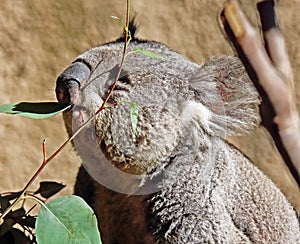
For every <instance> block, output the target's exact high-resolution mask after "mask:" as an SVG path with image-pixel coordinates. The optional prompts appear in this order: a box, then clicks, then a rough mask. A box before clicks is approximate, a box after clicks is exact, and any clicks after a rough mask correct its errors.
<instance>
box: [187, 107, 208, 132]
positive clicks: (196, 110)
mask: <svg viewBox="0 0 300 244" xmlns="http://www.w3.org/2000/svg"><path fill="white" fill-rule="evenodd" d="M212 115H213V114H212V112H211V111H210V110H209V109H208V108H207V107H205V106H204V105H203V104H201V103H198V102H195V101H189V102H187V103H186V105H185V107H184V109H183V111H182V113H181V119H182V123H183V124H186V125H187V124H189V122H191V121H192V120H196V121H197V122H198V123H199V124H200V125H201V127H202V128H203V129H205V130H206V131H207V132H209V133H212V131H211V130H210V128H209V127H210V126H209V124H210V121H211V119H212Z"/></svg>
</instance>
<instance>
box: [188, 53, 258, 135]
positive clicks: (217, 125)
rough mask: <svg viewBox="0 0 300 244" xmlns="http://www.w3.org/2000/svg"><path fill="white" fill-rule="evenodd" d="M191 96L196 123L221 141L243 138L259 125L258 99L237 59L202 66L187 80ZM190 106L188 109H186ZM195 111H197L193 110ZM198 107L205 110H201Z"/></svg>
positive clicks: (217, 60) (229, 58)
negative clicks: (226, 137) (197, 112)
mask: <svg viewBox="0 0 300 244" xmlns="http://www.w3.org/2000/svg"><path fill="white" fill-rule="evenodd" d="M189 82H190V89H191V90H192V91H193V92H194V94H195V96H194V100H195V101H194V103H196V104H197V103H199V104H200V105H199V106H195V105H193V106H192V107H193V108H194V110H193V111H194V113H195V112H196V111H199V113H203V114H199V115H198V117H201V116H203V118H202V119H200V120H199V119H198V121H199V122H201V121H202V122H204V121H205V120H206V119H207V118H208V117H207V114H208V112H207V111H209V112H210V117H209V120H208V121H206V122H205V123H204V124H203V123H202V122H201V125H202V126H204V128H205V127H207V123H208V128H207V129H206V130H207V131H208V132H213V133H212V134H214V135H218V136H221V137H224V136H226V135H243V134H245V133H248V132H249V131H250V130H251V129H253V128H254V127H256V126H257V125H258V124H259V123H260V116H259V109H258V105H259V104H260V98H259V95H258V92H257V91H256V89H255V87H254V85H253V84H252V82H251V80H250V79H249V77H248V76H247V74H246V71H245V69H244V67H243V65H242V64H241V62H240V61H239V59H238V58H236V57H233V56H225V57H221V58H215V59H212V60H210V61H208V62H206V63H205V64H204V65H203V66H201V67H200V68H199V69H198V70H197V71H196V72H194V73H193V74H192V75H191V78H190V80H189ZM190 104H191V103H190ZM190 106H191V105H190ZM195 107H197V108H200V107H201V109H198V110H197V109H195ZM202 107H205V108H206V110H207V111H206V110H205V109H203V108H202Z"/></svg>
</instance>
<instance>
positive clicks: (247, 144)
mask: <svg viewBox="0 0 300 244" xmlns="http://www.w3.org/2000/svg"><path fill="white" fill-rule="evenodd" d="M223 3H224V1H218V0H210V1H208V0H207V1H204V0H164V1H161V0H152V1H142V0H139V1H132V3H131V4H132V14H134V15H136V18H137V21H138V23H139V32H138V37H140V38H144V39H151V40H156V41H160V42H164V43H166V44H167V45H169V46H170V47H172V48H173V49H174V50H176V51H178V52H179V53H182V54H183V55H185V56H187V57H188V58H190V59H192V60H194V61H196V62H198V63H202V62H203V61H204V60H205V59H207V58H209V57H212V56H219V55H224V54H231V53H232V51H231V49H230V46H229V45H228V44H227V43H226V41H225V40H224V38H223V36H222V34H221V32H220V29H219V26H218V21H217V15H218V13H219V11H220V10H221V8H222V5H223ZM241 4H242V5H243V7H244V8H245V9H246V12H247V14H248V16H249V17H250V18H251V19H252V21H253V23H256V21H255V18H256V12H255V1H246V0H244V1H241ZM299 10H300V1H299V0H289V1H280V2H279V6H278V16H279V23H280V26H281V30H282V31H283V34H284V36H285V37H286V40H287V48H288V52H289V54H290V59H291V62H292V65H293V70H294V77H295V82H296V93H297V97H298V101H300V78H299V77H300V42H299V38H300V25H299V24H298V23H299V22H300V15H299ZM124 12H125V1H124V0H122V1H121V0H89V1H85V0H43V1H39V0H26V1H24V0H14V1H11V0H1V1H0V34H1V35H0V64H1V65H0V94H1V96H0V103H9V102H16V101H55V94H54V88H55V80H56V77H57V75H58V74H59V73H60V72H61V71H62V70H63V69H64V68H65V67H66V66H68V65H69V64H70V63H71V62H72V61H73V60H74V59H75V58H76V56H77V55H78V54H80V53H81V52H83V51H85V50H86V49H88V48H90V47H93V46H97V45H99V44H101V43H104V42H108V41H111V40H114V39H115V38H117V37H119V36H120V33H121V30H122V27H121V25H120V23H119V22H118V21H116V20H113V19H111V18H110V16H111V15H115V16H120V17H122V16H124ZM298 105H299V104H298ZM0 120H1V123H0V141H1V144H0V145H1V146H0V191H1V192H5V191H15V190H20V189H21V188H22V187H23V186H24V184H25V182H26V181H27V180H28V179H29V177H30V176H31V175H32V174H33V173H34V171H35V170H36V169H37V167H38V165H39V164H40V162H41V160H42V152H41V143H42V140H43V139H44V138H45V137H47V138H48V140H47V152H48V154H50V153H52V152H53V151H54V150H55V148H57V147H58V146H59V145H60V144H61V143H62V142H63V141H64V140H65V139H66V138H67V134H66V130H65V128H64V125H63V121H62V118H61V116H57V117H55V118H52V119H49V120H44V121H32V120H30V119H26V118H19V117H12V116H8V115H0ZM231 141H233V142H234V143H235V144H236V145H238V146H239V147H240V148H241V150H242V151H243V152H245V153H246V154H247V155H248V156H249V157H250V158H252V159H253V161H254V162H255V163H256V164H258V165H259V167H260V168H261V169H262V170H263V171H264V172H265V173H266V174H268V175H270V177H272V179H273V180H274V181H275V182H276V184H278V186H279V187H280V188H281V189H282V190H283V191H284V193H285V194H286V195H287V197H288V199H290V201H291V202H292V204H293V205H294V206H295V207H296V208H297V210H298V211H299V213H300V192H299V188H297V187H296V186H295V184H294V183H293V181H291V179H290V177H289V175H288V173H287V172H286V169H285V168H284V167H283V166H282V162H281V160H280V158H279V157H278V154H277V153H276V152H275V151H274V148H273V146H272V143H270V140H269V139H268V137H267V136H266V134H265V132H264V131H263V130H261V129H258V130H257V131H254V132H253V135H250V136H247V137H242V138H231ZM79 164H80V162H79V159H78V158H77V157H76V154H75V152H74V151H73V150H72V148H71V146H68V147H67V148H65V150H64V151H63V152H62V153H61V154H60V155H59V156H58V157H57V158H56V159H55V160H53V162H52V163H51V164H50V165H48V166H47V168H46V169H45V171H44V172H43V173H42V174H41V175H40V177H39V179H38V181H41V180H54V181H58V182H63V183H65V184H67V187H66V189H64V190H63V192H62V193H61V194H62V195H66V194H71V193H72V191H73V184H74V181H75V177H76V173H77V170H78V167H79ZM33 189H34V187H33Z"/></svg>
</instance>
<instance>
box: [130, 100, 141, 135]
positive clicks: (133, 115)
mask: <svg viewBox="0 0 300 244" xmlns="http://www.w3.org/2000/svg"><path fill="white" fill-rule="evenodd" d="M138 110H139V106H138V105H137V104H136V103H133V102H130V120H131V127H132V132H133V134H136V126H137V122H138Z"/></svg>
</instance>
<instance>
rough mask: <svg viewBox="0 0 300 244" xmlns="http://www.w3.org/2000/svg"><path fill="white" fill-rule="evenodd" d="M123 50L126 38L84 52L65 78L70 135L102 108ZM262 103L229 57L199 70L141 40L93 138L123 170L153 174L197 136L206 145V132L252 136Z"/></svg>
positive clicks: (60, 94)
mask: <svg viewBox="0 0 300 244" xmlns="http://www.w3.org/2000/svg"><path fill="white" fill-rule="evenodd" d="M123 45H124V44H123V42H122V41H120V40H119V41H116V42H112V43H109V44H105V45H102V46H99V47H96V48H93V49H91V50H89V51H87V52H84V53H83V54H81V55H80V56H79V57H78V58H77V59H76V60H75V61H74V62H73V63H72V64H71V65H70V66H69V67H68V68H67V69H66V70H65V71H63V72H62V74H61V75H60V76H59V77H58V79H57V85H56V95H57V99H58V101H59V102H60V103H67V104H72V105H73V108H72V109H71V110H70V111H67V112H65V120H66V124H67V127H68V130H69V131H72V128H73V130H74V128H78V127H79V126H80V125H82V124H83V123H84V122H85V121H86V120H87V119H88V118H89V117H90V116H92V115H93V113H95V111H97V110H98V108H99V107H100V106H101V105H102V103H103V101H104V99H105V98H106V96H107V93H108V91H109V90H110V88H111V85H112V83H113V81H114V79H115V78H116V75H117V72H118V69H119V64H120V61H121V58H122V52H123ZM136 49H142V50H148V51H152V52H155V53H156V54H158V55H160V56H161V57H162V58H158V59H157V58H153V57H149V56H147V55H144V54H143V53H140V52H135V50H136ZM131 103H134V104H136V105H137V106H138V116H137V119H138V122H137V127H136V132H134V131H133V130H132V120H131V114H130V106H131ZM258 103H259V99H258V95H257V93H256V91H255V89H254V87H253V86H252V84H251V82H250V81H249V79H248V77H247V75H246V74H245V71H244V69H243V68H242V65H241V64H240V62H239V61H238V59H237V58H234V57H229V56H228V57H222V58H218V59H212V60H210V61H209V62H207V63H205V64H204V65H198V64H196V63H194V62H191V61H189V60H187V59H186V58H184V57H183V56H181V55H179V54H178V53H176V52H174V51H172V50H170V49H169V48H168V47H167V46H165V45H164V44H161V43H157V42H148V41H138V40H135V39H134V40H132V41H131V43H130V44H129V46H128V55H127V56H126V59H125V63H124V66H123V67H122V72H121V75H120V77H119V79H118V81H117V86H116V88H115V89H114V91H113V92H112V95H111V97H110V99H109V101H108V103H107V108H106V109H105V110H103V111H102V112H101V113H100V114H99V115H98V116H97V118H96V120H95V121H94V122H92V124H91V125H90V126H91V127H93V128H94V129H95V130H94V132H95V135H90V138H92V137H94V138H96V140H97V144H98V148H97V150H101V151H102V152H103V153H104V155H105V158H106V159H107V160H108V161H109V162H110V163H111V164H112V165H114V166H115V167H117V168H118V169H121V170H122V171H124V172H127V173H131V174H143V173H148V172H150V171H153V169H155V168H156V167H158V165H159V164H160V163H163V162H165V161H168V160H169V159H170V158H171V157H173V156H174V155H176V154H177V153H178V152H179V151H180V150H181V148H183V147H185V146H186V145H185V140H186V139H185V138H186V135H188V134H193V135H189V137H194V142H195V143H196V144H197V143H198V142H199V141H201V138H199V137H201V136H200V134H197V133H195V131H197V130H198V129H200V128H201V130H203V131H204V132H205V133H207V134H209V135H211V136H221V137H224V136H226V134H240V133H241V132H245V131H248V130H249V129H250V128H251V127H253V126H254V125H256V124H257V123H258V121H259V116H258V111H257V105H258ZM87 137H89V136H87ZM86 147H89V145H88V144H87V145H86ZM195 148H196V147H195ZM193 150H197V148H196V149H193ZM91 153H92V152H91Z"/></svg>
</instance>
